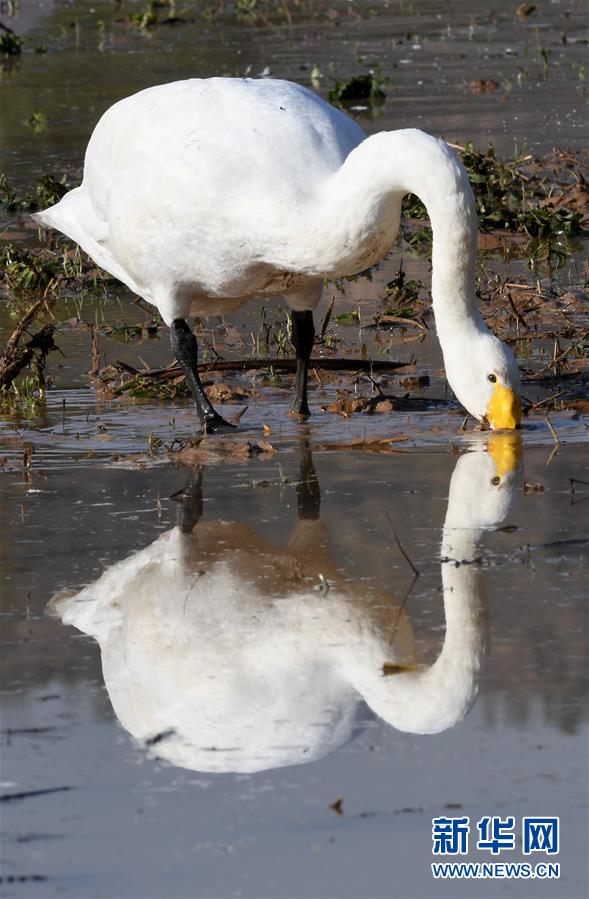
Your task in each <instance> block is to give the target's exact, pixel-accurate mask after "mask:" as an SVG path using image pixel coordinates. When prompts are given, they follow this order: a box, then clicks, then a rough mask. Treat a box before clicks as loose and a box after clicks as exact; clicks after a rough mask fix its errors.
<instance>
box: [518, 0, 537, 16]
mask: <svg viewBox="0 0 589 899" xmlns="http://www.w3.org/2000/svg"><path fill="white" fill-rule="evenodd" d="M535 9H536V5H535V4H534V3H520V5H519V6H518V8H517V9H516V11H515V14H516V16H519V17H520V19H527V18H528V16H531V15H532V13H533V12H534V11H535Z"/></svg>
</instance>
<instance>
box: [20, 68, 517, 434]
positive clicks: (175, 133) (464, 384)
mask: <svg viewBox="0 0 589 899" xmlns="http://www.w3.org/2000/svg"><path fill="white" fill-rule="evenodd" d="M409 192H412V193H415V194H417V195H418V196H419V197H420V198H421V199H422V200H423V202H424V203H425V205H426V207H427V211H428V213H429V216H430V219H431V223H432V228H433V274H432V296H433V303H434V313H435V318H436V326H437V332H438V336H439V339H440V343H441V346H442V350H443V354H444V364H445V367H446V375H447V378H448V381H449V382H450V385H451V386H452V388H453V390H454V392H455V394H456V396H457V397H458V399H459V400H460V402H461V403H462V404H463V405H464V406H465V408H466V409H467V410H468V411H469V412H470V413H471V414H472V415H473V416H474V417H475V418H477V419H479V420H481V421H482V420H483V419H486V420H487V421H488V422H489V424H490V425H491V427H492V428H515V427H517V426H518V424H519V420H520V415H521V408H520V401H519V389H520V380H519V370H518V367H517V365H516V363H515V360H514V358H513V355H512V353H511V351H510V350H509V349H508V348H507V347H506V346H505V345H504V344H502V343H501V342H500V341H499V340H498V339H497V338H496V337H494V336H493V335H492V334H491V333H490V332H489V330H488V329H487V327H486V325H485V324H484V322H483V319H482V317H481V314H480V312H479V310H478V306H477V299H476V296H475V259H476V242H477V235H476V213H475V205H474V198H473V194H472V190H471V187H470V184H469V181H468V176H467V174H466V171H465V169H464V168H463V166H462V165H461V163H460V162H459V160H458V159H457V157H456V155H455V154H454V153H453V151H452V150H451V149H450V148H449V147H448V146H447V145H446V144H445V143H443V141H441V140H437V139H436V138H434V137H431V136H429V135H427V134H424V133H423V132H421V131H416V130H403V131H393V132H382V133H380V134H376V135H373V136H372V137H368V138H366V137H365V135H364V133H363V132H362V130H361V129H360V128H359V127H358V126H357V125H356V124H355V123H354V122H353V121H351V120H350V119H349V118H347V117H346V116H345V115H344V114H343V113H341V112H339V111H338V110H336V109H334V108H333V107H332V106H329V104H327V103H326V102H325V101H324V100H322V99H321V98H320V97H318V96H317V95H316V94H314V93H312V92H311V91H309V90H307V89H305V88H304V87H301V86H300V85H297V84H291V83H289V82H287V81H273V80H270V79H263V80H260V81H256V80H252V79H231V78H211V79H207V80H200V79H192V80H189V81H179V82H175V83H173V84H165V85H161V86H159V87H152V88H148V89H147V90H143V91H141V92H140V93H138V94H135V95H134V96H132V97H128V98H127V99H125V100H121V101H120V102H119V103H116V104H115V105H114V106H112V107H111V108H110V109H109V110H108V111H107V112H106V113H105V114H104V115H103V117H102V118H101V119H100V121H99V123H98V125H97V126H96V128H95V130H94V133H93V134H92V137H91V139H90V142H89V144H88V149H87V151H86V160H85V165H84V180H83V183H82V185H81V186H80V187H78V188H76V189H75V190H72V191H70V192H69V193H68V194H66V195H65V196H64V197H63V199H62V200H61V201H60V202H59V203H57V204H56V205H55V206H52V207H51V208H49V209H46V210H45V211H44V212H39V213H37V214H36V215H35V216H34V218H35V219H36V220H37V221H38V222H39V223H41V224H42V225H44V226H47V227H54V228H58V229H59V230H60V231H63V232H64V233H65V234H67V235H68V236H69V237H71V238H72V239H73V240H75V241H77V243H79V245H80V246H81V247H82V249H83V250H85V251H86V252H87V253H88V254H89V255H90V256H92V258H93V259H94V260H95V261H96V262H97V263H98V265H100V266H102V268H104V269H106V271H108V272H110V273H111V274H112V275H114V276H115V277H117V278H119V279H120V280H121V281H122V282H123V283H124V284H126V285H127V286H128V287H129V288H130V289H131V290H132V291H134V292H135V293H138V294H139V295H140V296H142V297H143V298H144V299H145V300H147V301H148V302H150V303H152V304H153V305H154V306H157V308H158V309H159V310H160V312H161V314H162V317H163V318H164V321H165V322H166V323H167V324H168V325H169V326H170V331H171V340H172V347H173V350H174V353H175V355H176V358H177V360H178V362H179V363H180V364H181V365H182V367H183V368H184V371H185V373H186V377H187V383H188V385H189V387H190V389H191V391H192V393H193V396H194V399H195V402H196V407H197V411H198V413H199V417H200V419H201V422H202V423H203V426H204V427H206V428H207V429H209V430H214V429H215V428H218V427H222V426H223V425H224V424H226V423H224V422H223V419H222V418H221V417H220V416H219V415H218V414H217V413H216V412H215V410H214V409H213V407H212V406H211V404H210V403H209V401H208V400H207V398H206V397H205V395H204V394H203V391H202V386H201V384H200V380H199V377H198V370H197V359H198V357H197V350H198V348H197V344H196V339H195V337H194V335H193V334H192V332H191V331H190V329H189V327H188V325H187V324H186V319H187V318H188V317H189V316H190V315H204V316H206V315H210V314H222V313H225V312H229V311H231V310H232V309H235V308H236V307H238V306H240V305H242V304H243V303H245V302H246V301H247V300H248V299H249V298H251V297H253V296H257V295H262V296H268V297H275V296H277V295H283V296H284V297H285V299H286V302H287V304H288V305H289V307H290V309H291V310H292V324H293V344H294V347H295V350H296V355H297V376H296V382H295V397H294V401H293V405H292V411H294V412H296V413H299V414H307V413H308V405H307V390H306V385H307V368H308V361H309V356H310V353H311V349H312V346H313V337H314V326H313V313H312V310H313V309H314V308H315V306H316V305H317V303H318V302H319V299H320V297H321V291H322V285H323V279H324V278H325V277H333V276H338V275H350V274H354V273H356V272H358V271H361V270H362V269H365V268H367V267H368V266H370V265H372V264H373V263H375V262H376V261H377V260H379V259H380V258H381V257H382V256H384V254H385V253H386V252H387V251H388V250H389V248H390V247H391V246H392V244H393V242H394V240H395V237H396V235H397V232H398V229H399V220H400V213H401V201H402V199H403V196H404V195H405V194H407V193H409Z"/></svg>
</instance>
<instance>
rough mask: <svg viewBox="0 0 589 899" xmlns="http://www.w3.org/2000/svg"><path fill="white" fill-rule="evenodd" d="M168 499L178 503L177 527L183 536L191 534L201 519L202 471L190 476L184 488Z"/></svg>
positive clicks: (199, 470)
mask: <svg viewBox="0 0 589 899" xmlns="http://www.w3.org/2000/svg"><path fill="white" fill-rule="evenodd" d="M170 499H173V500H176V502H178V503H180V506H179V508H178V527H179V528H180V530H181V531H182V533H183V534H191V533H192V531H193V530H194V528H195V526H196V525H197V524H198V522H199V521H200V519H201V517H202V469H201V468H199V469H198V470H197V471H196V473H195V474H191V475H190V478H189V481H188V483H187V484H186V486H185V487H184V488H183V489H182V490H178V492H177V493H173V494H172V496H171V497H170Z"/></svg>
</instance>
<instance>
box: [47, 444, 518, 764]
mask: <svg viewBox="0 0 589 899" xmlns="http://www.w3.org/2000/svg"><path fill="white" fill-rule="evenodd" d="M518 440H519V438H518V437H517V436H513V435H509V436H505V435H500V434H496V435H492V437H491V438H490V442H489V444H488V446H487V447H486V449H483V448H482V447H479V449H478V451H474V452H468V453H466V454H464V455H463V456H461V457H460V458H459V459H458V461H457V463H456V467H455V469H454V472H453V475H452V479H451V482H450V490H449V499H448V508H447V514H446V519H445V523H444V529H443V537H442V545H441V557H442V558H441V563H440V564H441V575H442V586H443V597H444V612H445V618H446V634H445V639H444V643H443V647H442V649H441V652H440V654H439V656H438V658H437V660H436V661H435V663H434V664H433V665H431V666H430V667H423V666H420V665H419V660H418V658H417V654H416V650H415V645H414V640H413V634H412V628H411V624H410V621H409V617H408V616H407V615H406V614H405V612H404V611H403V610H402V608H400V607H399V606H398V605H397V603H396V602H395V600H394V599H393V597H392V596H391V595H390V594H388V593H385V592H379V591H378V590H377V589H376V588H374V587H371V586H370V585H369V584H367V583H366V582H359V581H354V580H353V579H351V578H349V577H346V576H345V575H344V574H342V572H341V570H340V569H338V567H337V565H336V562H335V559H334V556H333V553H332V550H331V547H330V539H329V533H328V530H327V527H326V525H325V524H324V522H323V521H322V520H321V518H320V517H319V511H320V510H319V506H320V494H319V485H318V483H317V479H316V476H315V471H314V467H313V462H312V458H311V454H310V452H309V450H308V448H307V449H303V450H302V452H301V459H300V464H301V480H300V483H299V484H298V487H297V499H298V520H297V521H296V524H295V526H294V529H293V532H292V535H291V538H290V541H289V542H288V545H287V546H286V547H284V548H278V547H276V546H273V545H271V544H269V543H268V542H267V541H266V540H264V539H263V538H262V537H261V536H259V535H258V534H257V533H256V532H255V531H254V530H252V529H251V528H249V527H247V526H245V525H243V524H239V523H234V522H220V521H215V522H209V521H207V520H203V519H202V518H201V512H202V488H201V483H200V477H201V476H200V475H199V476H198V477H197V479H196V481H195V482H193V483H192V484H191V485H190V488H189V489H188V490H186V491H185V492H184V493H183V495H182V498H181V515H180V524H179V525H178V527H175V528H173V529H172V530H170V531H168V532H167V533H165V534H162V535H161V536H160V537H159V538H158V539H157V540H155V541H154V542H153V543H152V544H151V545H150V546H148V547H146V548H145V549H143V550H142V551H140V552H137V553H135V554H134V555H132V556H130V558H128V559H126V560H123V561H122V562H119V563H117V564H115V565H113V566H111V567H110V568H109V569H108V570H107V571H105V572H104V574H103V575H102V576H101V577H100V578H99V579H98V580H97V581H96V582H95V583H93V584H91V585H90V586H88V587H86V588H85V589H83V590H82V591H80V592H79V593H77V594H76V595H74V596H71V595H70V596H64V595H62V596H59V597H56V598H54V599H53V600H52V601H51V603H50V606H51V611H52V612H53V613H54V614H56V615H58V616H59V617H60V618H61V619H62V621H63V622H64V623H65V624H72V625H74V626H75V627H77V628H78V629H79V630H80V631H82V632H84V633H86V634H88V635H91V636H92V637H94V638H95V639H96V640H97V641H98V642H99V644H100V648H101V652H102V666H103V674H104V680H105V684H106V688H107V690H108V693H109V696H110V699H111V702H112V705H113V708H114V710H115V713H116V715H117V717H118V718H119V720H120V722H121V724H122V725H123V726H124V727H125V728H126V730H127V731H129V732H130V733H131V734H132V735H133V736H134V737H136V738H137V739H139V740H141V741H143V742H144V743H145V744H146V745H147V746H148V747H150V748H149V750H148V751H149V752H151V753H153V754H154V755H157V756H158V758H163V759H166V760H167V761H169V762H171V763H173V764H175V765H178V766H182V767H185V768H191V769H194V770H197V771H217V772H219V771H233V772H253V771H260V770H265V769H269V768H275V767H280V766H284V765H292V764H299V763H303V762H308V761H312V760H314V759H318V758H320V757H322V756H324V755H326V754H328V753H329V752H332V751H333V750H335V749H336V748H338V747H339V746H341V745H342V744H343V743H345V742H346V741H347V740H348V739H350V737H351V736H352V735H353V734H354V732H355V729H356V726H357V725H356V716H357V710H358V706H359V703H360V701H361V700H364V701H365V702H366V703H367V704H368V706H369V707H370V708H371V709H372V710H373V712H375V713H376V714H377V715H378V716H379V717H380V718H382V719H383V720H384V721H386V722H387V723H388V724H390V725H392V726H393V727H396V728H398V729H400V730H402V731H409V732H412V733H437V732H440V731H443V730H445V729H446V728H449V727H451V726H452V725H453V724H455V723H456V722H457V721H459V720H460V719H461V718H462V717H463V716H464V715H465V714H466V712H467V711H468V709H469V708H470V706H471V705H472V702H473V699H474V697H475V695H476V691H477V676H478V672H479V669H480V665H481V658H482V655H483V647H484V642H485V627H484V618H483V614H482V605H483V578H484V575H483V572H482V571H481V569H480V566H479V565H478V564H477V558H478V556H479V555H480V546H479V541H480V539H481V535H482V533H483V532H484V530H485V529H488V528H493V527H496V526H497V525H498V524H500V523H501V522H502V521H503V520H504V519H505V517H506V515H507V514H508V511H509V508H510V504H511V500H512V496H513V492H514V491H513V488H514V480H515V477H516V472H517V462H518V457H519V452H520V449H519V443H518Z"/></svg>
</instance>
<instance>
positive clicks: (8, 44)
mask: <svg viewBox="0 0 589 899" xmlns="http://www.w3.org/2000/svg"><path fill="white" fill-rule="evenodd" d="M0 29H1V30H0V56H19V55H20V54H21V53H22V45H23V39H22V37H19V36H18V34H16V33H15V32H14V31H13V30H12V28H8V27H7V26H6V25H2V24H1V23H0Z"/></svg>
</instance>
